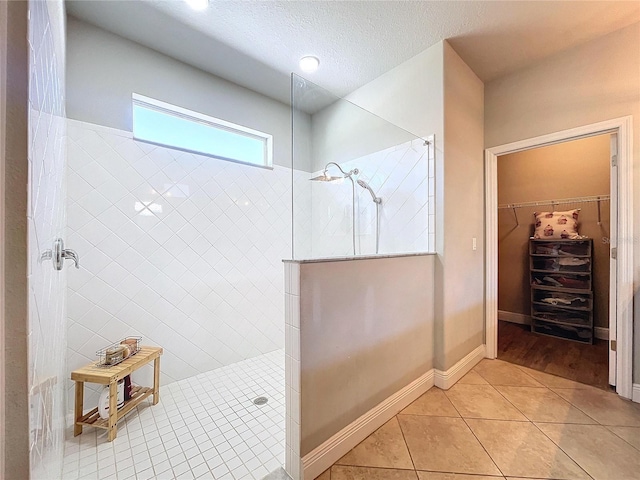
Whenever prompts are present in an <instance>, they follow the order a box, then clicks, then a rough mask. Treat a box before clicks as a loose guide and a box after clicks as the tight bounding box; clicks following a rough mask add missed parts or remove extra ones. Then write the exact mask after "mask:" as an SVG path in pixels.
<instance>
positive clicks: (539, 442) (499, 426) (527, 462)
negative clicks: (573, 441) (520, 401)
mask: <svg viewBox="0 0 640 480" xmlns="http://www.w3.org/2000/svg"><path fill="white" fill-rule="evenodd" d="M466 422H467V423H468V424H469V426H470V427H471V430H473V433H474V434H475V435H476V436H477V437H478V439H479V440H480V443H482V446H483V447H484V448H485V449H486V450H487V452H489V455H491V458H492V459H493V461H495V462H496V464H497V465H498V467H500V470H502V473H503V474H504V475H507V476H516V477H533V478H554V479H566V480H581V479H585V480H586V479H588V478H589V476H588V475H587V474H586V473H585V472H584V471H583V470H582V469H581V468H580V467H579V466H578V465H577V464H576V463H575V462H574V461H573V460H571V458H569V457H568V456H567V455H566V454H565V453H564V452H563V451H562V450H561V449H560V448H558V447H557V446H556V445H555V444H554V443H553V442H552V441H551V440H549V439H548V438H547V437H546V436H544V435H543V434H542V432H540V430H538V429H537V428H536V426H535V425H533V424H532V423H530V422H507V421H495V420H477V419H467V420H466ZM541 425H548V424H541Z"/></svg>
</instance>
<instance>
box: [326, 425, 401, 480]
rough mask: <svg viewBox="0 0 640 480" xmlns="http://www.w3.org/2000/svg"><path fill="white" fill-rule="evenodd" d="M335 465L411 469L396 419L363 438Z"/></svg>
mask: <svg viewBox="0 0 640 480" xmlns="http://www.w3.org/2000/svg"><path fill="white" fill-rule="evenodd" d="M336 464H337V465H355V466H360V467H384V468H405V469H413V462H412V461H411V456H410V455H409V450H408V449H407V445H406V443H405V442H404V438H403V436H402V431H401V430H400V425H399V424H398V419H397V418H396V417H393V418H392V419H391V420H389V421H388V422H387V423H385V424H384V425H383V426H382V427H380V428H379V429H378V430H376V431H375V432H373V433H372V434H371V435H369V436H368V437H367V438H365V439H364V440H363V441H362V442H361V443H360V444H358V445H357V446H356V447H355V448H354V449H353V450H351V451H350V452H349V453H347V454H346V455H345V456H344V457H342V458H341V459H340V460H338V461H337V462H336Z"/></svg>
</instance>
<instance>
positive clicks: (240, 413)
mask: <svg viewBox="0 0 640 480" xmlns="http://www.w3.org/2000/svg"><path fill="white" fill-rule="evenodd" d="M283 360H284V353H283V352H282V350H278V351H275V352H271V353H268V354H265V355H261V356H259V357H254V358H251V359H249V360H245V361H242V362H238V363H236V364H233V365H229V366H225V367H221V368H219V369H216V370H212V371H210V372H207V373H203V374H200V375H197V376H195V377H191V378H188V379H185V380H179V381H177V382H174V383H172V384H171V385H165V386H163V387H161V388H160V402H159V403H158V404H157V405H154V406H151V404H150V403H148V402H143V403H142V404H141V405H140V406H138V407H136V409H135V411H133V412H131V413H130V414H128V415H127V416H126V417H125V418H124V419H123V420H121V421H120V422H119V423H118V436H117V438H116V439H115V440H114V441H113V442H108V441H107V439H106V433H105V431H104V430H97V429H92V428H91V427H85V430H84V432H83V433H82V435H80V436H78V437H76V438H73V437H72V438H69V439H67V441H66V442H65V446H66V448H65V456H64V472H63V475H62V477H61V478H63V479H64V480H71V479H73V480H75V479H95V480H98V479H118V480H123V479H132V480H151V479H154V480H173V479H194V478H198V479H216V480H223V479H224V480H241V479H242V480H259V479H262V478H263V477H264V476H266V475H267V474H268V473H270V472H272V471H274V470H276V469H278V468H279V467H281V466H282V465H283V463H284V415H285V412H284V408H285V401H284V361H283ZM258 396H266V397H268V399H269V401H268V403H267V404H266V405H262V406H257V405H254V404H253V400H254V399H255V398H256V397H258ZM55 478H60V477H55Z"/></svg>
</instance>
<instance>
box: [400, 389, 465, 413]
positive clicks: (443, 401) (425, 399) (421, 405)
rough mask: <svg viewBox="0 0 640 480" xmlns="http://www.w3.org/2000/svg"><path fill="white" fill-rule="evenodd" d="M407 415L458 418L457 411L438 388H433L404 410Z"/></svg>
mask: <svg viewBox="0 0 640 480" xmlns="http://www.w3.org/2000/svg"><path fill="white" fill-rule="evenodd" d="M402 413H404V414H407V415H431V416H435V417H459V416H460V415H459V414H458V411H457V410H456V409H455V407H454V406H453V404H452V403H451V402H450V401H449V399H448V398H447V396H446V395H445V394H444V392H443V391H442V390H440V389H439V388H436V387H433V388H431V390H429V391H428V392H427V393H425V394H424V395H422V396H420V397H419V398H418V399H417V400H416V401H415V402H413V403H412V404H411V405H409V406H408V407H407V408H405V409H404V410H403V411H402Z"/></svg>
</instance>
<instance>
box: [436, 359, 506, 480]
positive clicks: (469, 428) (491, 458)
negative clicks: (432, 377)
mask: <svg viewBox="0 0 640 480" xmlns="http://www.w3.org/2000/svg"><path fill="white" fill-rule="evenodd" d="M472 370H473V369H472ZM476 373H478V372H476ZM478 375H480V374H478ZM483 378H484V377H483ZM485 380H486V379H485ZM494 390H495V389H494ZM444 394H445V396H446V397H447V400H449V402H451V405H453V408H455V409H456V412H458V415H460V418H461V419H462V421H463V422H464V424H465V425H466V427H467V429H468V430H469V431H470V432H471V435H473V437H474V438H475V439H476V442H478V443H479V444H480V446H481V447H482V449H483V450H484V452H485V453H486V454H487V457H489V460H491V462H493V464H494V465H495V467H496V468H497V469H498V471H499V472H500V475H502V476H503V477H504V478H506V475H505V474H504V472H503V471H502V469H501V468H500V467H499V466H498V464H497V463H496V461H495V460H494V459H493V457H492V456H491V454H490V453H489V452H488V451H487V449H486V447H485V446H484V445H483V444H482V442H481V441H480V439H479V438H478V436H477V435H476V433H475V432H474V431H473V429H472V428H471V427H470V426H469V423H468V422H467V421H466V420H465V418H464V417H463V416H462V414H461V413H460V411H459V410H458V407H456V406H455V404H454V403H453V402H452V401H451V399H450V398H449V396H448V395H447V392H446V391H445V392H444Z"/></svg>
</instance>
